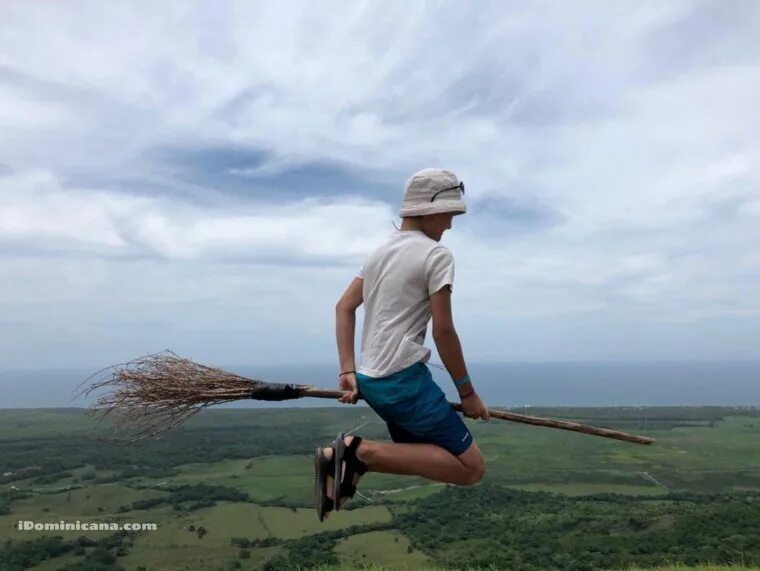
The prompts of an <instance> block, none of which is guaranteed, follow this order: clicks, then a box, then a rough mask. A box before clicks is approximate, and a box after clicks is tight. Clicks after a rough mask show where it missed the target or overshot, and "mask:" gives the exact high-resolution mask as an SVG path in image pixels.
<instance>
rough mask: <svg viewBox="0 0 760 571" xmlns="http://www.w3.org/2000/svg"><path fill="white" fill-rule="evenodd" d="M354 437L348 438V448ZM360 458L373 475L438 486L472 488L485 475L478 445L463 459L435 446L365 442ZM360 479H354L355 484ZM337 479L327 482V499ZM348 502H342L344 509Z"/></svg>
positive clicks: (358, 453)
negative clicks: (426, 481) (420, 480)
mask: <svg viewBox="0 0 760 571" xmlns="http://www.w3.org/2000/svg"><path fill="white" fill-rule="evenodd" d="M352 439H353V436H346V438H345V440H344V441H345V443H346V445H348V444H349V443H350V442H351V440H352ZM332 453H333V451H332V449H330V448H326V449H325V456H326V457H327V458H328V459H329V458H332ZM356 456H357V457H358V458H359V460H361V461H362V462H364V463H366V464H367V465H368V466H369V470H370V471H371V472H383V473H386V474H400V475H404V476H422V477H423V478H428V479H429V480H434V481H436V482H446V483H448V484H457V485H460V486H468V485H472V484H476V483H477V482H479V481H480V479H481V478H482V477H483V474H484V473H485V462H484V460H483V455H482V454H481V452H480V448H478V445H477V444H475V443H474V442H473V443H472V444H471V445H470V447H469V448H468V449H467V450H465V451H464V452H463V453H462V454H460V455H459V456H454V455H453V454H452V453H451V452H449V451H448V450H445V449H444V448H441V447H440V446H436V445H434V444H405V443H396V442H377V441H375V440H366V439H364V440H362V443H361V444H360V445H359V448H358V449H357V450H356ZM358 481H359V476H354V484H356V483H357V482H358ZM332 482H333V478H332V476H328V478H327V490H328V491H327V495H328V496H329V497H330V498H332V497H333V494H332V490H333V484H332ZM346 501H347V500H346V499H343V500H342V501H341V504H340V505H341V506H343V505H344V504H345V502H346Z"/></svg>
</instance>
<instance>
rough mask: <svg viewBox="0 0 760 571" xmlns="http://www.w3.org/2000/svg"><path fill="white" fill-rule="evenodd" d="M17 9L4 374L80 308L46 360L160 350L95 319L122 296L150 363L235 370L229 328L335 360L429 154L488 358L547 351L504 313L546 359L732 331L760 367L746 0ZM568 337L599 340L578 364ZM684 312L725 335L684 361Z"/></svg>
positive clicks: (751, 19)
mask: <svg viewBox="0 0 760 571" xmlns="http://www.w3.org/2000/svg"><path fill="white" fill-rule="evenodd" d="M3 12H4V14H3V20H2V22H1V23H0V132H2V133H3V136H2V137H0V162H2V165H0V264H2V267H3V268H4V269H5V275H4V277H3V278H0V303H3V304H5V305H4V306H3V309H4V312H5V313H8V314H10V313H12V314H13V315H14V316H15V317H14V319H20V320H22V321H24V320H26V322H27V323H28V327H27V328H26V329H25V330H24V331H25V333H23V334H22V333H17V335H16V337H14V340H13V342H12V345H10V344H9V345H7V346H8V347H11V346H12V347H13V350H12V351H10V350H9V351H7V352H6V354H5V355H3V356H2V357H3V358H7V359H9V362H13V361H14V359H15V360H18V359H20V358H21V357H20V356H21V355H25V357H24V358H28V357H29V356H30V355H33V354H34V351H35V350H36V348H37V346H38V345H37V343H36V342H35V339H40V338H44V339H45V340H46V341H45V343H48V344H50V345H54V340H55V337H54V336H53V335H52V334H45V335H42V333H41V332H42V331H43V330H44V329H45V327H47V328H48V329H47V330H50V331H57V332H59V333H60V334H61V335H63V334H64V333H63V332H65V331H67V327H68V326H69V325H70V324H71V323H72V319H73V315H72V314H71V313H70V311H71V308H76V315H77V316H78V317H77V325H76V327H74V326H71V327H72V329H71V330H70V334H69V336H68V337H69V339H70V340H71V341H70V343H71V347H70V349H66V350H64V349H51V353H50V355H51V356H50V357H49V360H50V362H51V363H55V362H58V361H61V360H66V359H73V360H75V361H77V360H79V361H81V360H86V359H87V358H88V357H87V354H88V348H89V349H91V348H92V347H93V345H97V346H98V347H100V350H101V351H104V352H105V353H104V354H113V355H114V356H115V357H117V356H118V358H122V357H128V356H129V355H121V353H118V351H119V349H118V347H124V348H133V347H135V346H142V344H143V343H145V344H148V343H147V340H146V339H143V338H142V337H141V333H140V331H139V326H135V327H130V328H126V329H129V332H128V333H127V332H125V333H123V334H122V333H118V334H116V333H114V331H113V330H110V329H108V327H110V326H106V325H104V324H105V323H111V324H116V323H123V319H122V318H121V317H120V316H121V315H122V314H123V313H124V311H123V310H124V309H125V308H126V310H127V311H128V313H129V314H130V316H132V317H131V318H132V319H134V321H135V323H136V324H139V323H142V322H144V323H145V326H146V330H149V331H151V332H152V333H151V334H150V335H151V337H150V341H151V343H150V345H153V344H156V345H160V346H161V348H163V347H164V346H166V345H168V344H169V341H173V342H178V341H177V340H178V339H191V340H192V341H188V342H187V345H185V346H186V347H188V348H190V349H197V350H198V351H200V352H202V351H206V350H208V351H212V352H213V351H219V353H217V355H222V353H224V355H226V356H228V357H229V358H230V359H233V360H235V361H237V362H242V361H244V360H245V358H246V352H245V350H244V348H243V346H242V345H241V344H236V343H233V342H232V341H231V338H232V336H231V335H225V333H224V330H225V327H229V328H230V330H232V329H234V328H236V327H237V328H238V329H241V328H242V329H245V330H246V331H249V332H250V335H251V336H261V335H262V331H265V332H266V333H264V334H263V335H266V336H267V342H268V343H270V345H269V346H268V349H267V355H269V356H271V357H272V358H273V359H277V358H279V359H284V360H288V361H290V360H292V359H294V357H293V356H292V355H293V353H292V350H291V348H288V344H289V343H290V344H293V343H296V344H297V345H298V349H297V351H298V355H299V356H298V357H296V358H297V359H301V360H307V359H308V358H311V359H314V358H316V357H317V356H319V355H322V353H320V351H324V352H325V353H326V354H327V353H329V354H332V352H334V347H333V345H334V342H333V340H332V338H331V336H332V329H331V327H332V326H331V325H330V322H331V320H332V315H331V314H330V312H331V308H332V304H333V303H334V300H335V299H336V298H337V296H338V295H339V294H340V292H341V291H342V289H343V288H344V287H345V286H346V284H347V282H348V281H349V280H350V279H351V277H352V273H353V271H354V269H355V268H356V267H358V264H359V263H361V261H362V259H363V258H364V256H365V255H366V254H367V253H368V252H369V251H370V250H371V248H372V247H373V246H374V245H375V244H377V243H379V242H380V241H382V240H383V239H384V237H385V236H387V234H388V233H389V232H390V231H391V230H392V227H391V226H390V222H391V220H393V218H394V216H395V213H396V211H397V208H398V205H399V201H400V198H401V189H402V187H403V183H404V181H405V180H406V178H407V177H408V176H409V174H410V173H411V172H414V171H416V170H418V169H419V168H422V167H427V166H442V167H446V168H451V169H452V170H454V171H455V172H457V173H458V174H459V175H460V177H461V178H462V179H463V180H464V181H465V182H466V185H467V200H468V201H470V205H471V208H470V211H469V213H468V215H467V216H464V217H457V218H456V219H455V222H454V230H453V231H452V232H451V233H450V234H447V235H446V237H445V238H444V240H445V242H446V243H447V244H448V245H449V246H450V247H451V248H452V250H453V251H454V253H455V256H456V259H457V280H458V283H457V288H456V290H457V293H456V303H457V304H458V305H457V306H456V308H457V315H458V320H459V323H461V327H462V329H463V330H464V331H466V332H467V333H468V334H469V335H471V336H472V337H471V339H472V340H473V342H472V343H471V346H472V347H473V349H472V351H473V354H472V358H477V357H478V356H479V355H480V356H486V355H487V356H493V355H496V354H501V355H502V356H503V357H504V358H520V356H525V355H536V354H537V352H536V348H535V346H534V345H530V346H528V345H527V343H528V341H526V339H527V337H524V336H521V335H520V333H519V331H518V330H517V329H515V327H523V328H526V329H529V330H531V331H539V330H540V329H541V328H542V327H543V328H545V329H546V334H545V337H543V340H544V342H545V354H546V355H547V356H552V355H553V356H556V357H562V356H563V355H565V356H568V355H570V356H579V357H588V358H592V357H594V358H603V357H604V356H605V355H607V354H608V353H606V352H605V351H606V350H607V348H608V346H607V345H606V344H605V343H603V341H604V340H605V339H609V338H616V339H618V338H619V339H622V338H625V335H626V334H627V333H630V334H631V335H630V336H631V339H636V341H635V342H632V343H633V345H632V346H631V347H629V348H627V349H626V350H625V351H620V352H617V353H614V352H610V353H609V354H613V353H614V354H615V355H621V354H625V355H627V356H638V357H642V358H646V357H648V356H650V357H651V356H653V355H657V356H663V355H665V356H668V355H670V356H671V357H674V358H675V357H685V356H689V355H691V354H693V353H694V351H696V352H697V353H699V354H701V355H711V356H714V357H720V356H721V355H724V354H728V353H731V352H730V351H729V350H728V349H727V348H726V345H725V344H722V343H717V342H716V341H715V339H716V338H717V336H718V334H719V333H720V334H724V333H725V331H726V328H727V327H728V325H725V324H726V323H729V322H733V323H735V325H736V331H739V332H741V335H740V337H737V338H736V339H735V341H736V344H737V347H741V351H739V354H741V355H744V356H747V357H760V354H758V353H757V349H754V350H753V349H751V348H750V347H752V346H760V344H758V343H756V341H757V336H756V333H753V332H756V325H757V324H758V323H759V320H760V301H759V300H758V298H757V295H756V294H755V293H754V292H755V291H756V290H757V287H758V285H759V284H758V277H759V276H758V272H757V269H756V268H757V267H758V262H760V259H758V254H757V244H758V243H760V230H758V228H760V225H758V219H759V218H760V206H758V205H760V185H759V184H758V183H760V138H759V137H758V132H760V125H758V119H757V118H756V117H757V113H756V111H755V108H756V102H757V101H758V100H759V99H760V66H758V63H757V62H758V57H760V54H759V53H758V51H760V48H758V45H757V42H756V41H755V39H754V36H755V34H754V29H755V28H756V26H755V25H754V24H755V23H756V22H757V21H758V18H760V9H758V7H757V5H756V4H755V3H752V2H736V3H732V4H731V6H730V7H724V6H721V7H720V9H717V8H716V7H715V4H713V3H703V2H696V1H689V0H682V1H673V2H668V3H665V4H662V3H661V4H642V3H633V2H632V3H603V4H600V3H598V2H597V3H586V2H581V1H578V2H572V3H567V4H562V5H556V4H555V5H551V6H548V5H546V4H542V3H538V4H536V3H527V2H514V3H509V4H505V3H501V2H493V3H485V4H482V5H481V9H480V10H478V11H474V10H472V9H470V8H469V7H468V6H465V5H458V4H456V3H434V4H430V3H414V4H413V5H410V4H409V3H403V2H389V3H388V2H385V3H382V4H381V3H337V2H336V3H334V4H333V5H332V7H331V8H330V9H325V7H324V6H302V7H300V8H299V9H298V10H293V8H292V6H289V5H285V4H281V3H266V2H265V3H257V4H250V3H242V2H229V3H226V4H224V5H223V8H220V7H218V6H215V8H214V9H213V10H212V9H210V8H208V7H207V6H205V5H203V4H201V3H198V4H185V5H182V6H179V5H169V4H162V5H157V6H152V7H151V8H150V10H148V11H147V12H146V8H145V6H143V5H138V4H136V3H135V4H132V3H122V4H119V5H114V4H103V3H94V2H82V3H80V4H78V9H76V10H72V9H71V7H70V6H66V7H64V6H59V5H54V4H40V3H37V4H35V3H17V4H13V5H8V6H6V7H4V9H3ZM337 14H339V15H340V17H337V16H336V15H337ZM40 30H44V31H45V32H44V34H43V35H40V32H39V31H40ZM31 37H34V38H38V39H39V41H34V42H32V41H29V38H31ZM135 272H136V273H135ZM57 273H60V276H62V277H61V278H57V277H56V276H57V275H58V274H57ZM135 275H137V276H139V277H134V276H135ZM220 276H221V277H220ZM61 282H63V283H64V284H66V286H67V287H66V288H64V290H65V291H64V292H62V290H61ZM189 292H192V294H191V293H189ZM173 296H174V297H173ZM252 297H256V299H257V300H259V301H257V302H256V303H255V304H252V302H251V299H252ZM173 299H176V303H174V302H173V301H172V300H173ZM98 300H100V301H98ZM182 300H184V301H182ZM222 300H223V301H222ZM307 300H309V301H308V302H307ZM310 303H313V304H323V307H320V308H318V309H313V308H311V307H312V306H311V305H309V304H310ZM42 308H44V309H42ZM188 308H192V311H191V312H189V311H188ZM267 308H277V311H278V312H280V313H278V314H277V316H274V314H273V313H272V311H273V310H269V309H267ZM25 312H26V313H25ZM195 312H197V313H195ZM191 314H193V315H199V316H200V317H198V318H197V319H196V318H192V317H190V315H191ZM104 315H105V316H107V317H103V316H104ZM218 315H226V316H229V315H245V316H246V320H247V321H246V322H247V323H248V324H247V325H246V324H245V323H242V322H238V321H236V320H235V319H232V318H225V319H227V320H225V319H222V318H221V317H218ZM9 319H10V318H9ZM51 320H52V321H53V322H51ZM732 320H733V321H732ZM718 321H720V323H721V325H720V326H718V325H715V323H717V322H718ZM254 322H255V323H254ZM560 322H561V323H563V324H564V325H563V327H565V329H563V330H564V331H570V330H572V327H573V326H575V327H577V328H583V329H584V330H585V329H587V330H588V331H587V332H586V333H585V335H586V338H590V339H597V340H599V345H598V346H599V347H604V348H605V349H594V348H593V346H589V347H588V348H587V350H586V352H585V353H584V349H583V348H582V347H577V348H576V349H574V350H573V351H572V352H570V353H568V352H566V351H565V348H566V347H567V343H566V342H565V341H563V340H561V339H557V338H556V337H553V336H552V334H551V333H550V330H551V328H552V326H553V324H556V323H560ZM666 322H667V323H670V324H673V323H681V324H692V326H693V327H695V328H700V329H701V330H704V331H705V339H706V340H705V341H704V342H700V341H699V340H696V339H695V338H693V337H688V338H689V341H688V342H686V341H684V342H682V343H681V342H678V343H677V342H675V341H673V342H672V345H671V341H672V339H671V338H672V336H673V335H674V331H676V330H677V327H675V326H671V325H666V324H665V323H666ZM203 323H208V324H209V325H208V327H209V329H208V331H214V332H215V333H213V334H212V333H209V334H208V337H207V338H203V333H202V331H203ZM642 323H646V324H659V325H651V336H652V337H653V338H657V337H658V335H659V336H660V346H661V347H665V349H662V350H660V348H659V347H654V346H653V345H652V344H649V343H647V342H645V341H643V340H642V337H641V336H640V335H637V334H635V332H634V331H632V328H634V327H635V326H634V324H639V325H638V327H641V324H642ZM259 324H264V325H259ZM113 327H116V326H115V325H114V326H113ZM647 327H649V325H647ZM684 327H686V326H684ZM246 328H248V329H246ZM658 328H659V329H658ZM191 330H192V331H194V332H196V333H192V334H191V333H189V331H191ZM648 330H649V329H648ZM172 331H175V332H177V331H180V332H182V335H179V334H177V335H174V336H173V335H172V334H171V333H170V332H172ZM503 331H507V332H508V333H506V334H501V333H500V335H507V339H508V341H509V342H508V343H499V344H498V346H499V347H500V348H499V349H496V348H495V347H494V346H493V339H494V335H495V334H496V333H497V332H503ZM658 331H659V333H658ZM106 332H107V333H106ZM146 335H147V334H146ZM737 335H738V334H737ZM41 336H42V337H41ZM299 336H301V337H300V339H301V341H294V340H295V339H296V338H299ZM98 339H110V340H111V341H110V343H111V345H108V343H105V342H103V343H101V342H100V341H98ZM531 339H534V340H535V341H532V342H531V343H533V342H540V341H541V339H542V338H541V336H540V335H539V334H538V333H537V334H536V335H535V336H533V337H531ZM273 340H277V341H278V342H280V343H281V346H280V345H277V344H276V343H275V341H273ZM710 340H711V341H710ZM6 341H7V338H6ZM7 342H8V343H10V342H9V341H7ZM753 342H755V343H754V344H753ZM225 343H227V344H228V345H225ZM700 343H702V344H700ZM711 343H712V344H711ZM0 346H1V345H0ZM211 346H214V347H223V346H227V347H229V349H228V350H225V349H215V350H211V349H207V348H208V347H211ZM669 346H672V351H671V352H670V353H669V352H668V350H667V347H669ZM109 347H110V348H109ZM278 347H280V348H278ZM653 347H654V348H653ZM711 347H715V349H714V350H713V349H711ZM690 348H691V349H690ZM655 349H656V350H655ZM124 351H125V352H126V349H124ZM500 351H501V353H499V352H500ZM117 354H118V355H117ZM201 354H203V353H201ZM731 354H732V355H735V354H737V353H731ZM212 356H213V355H212ZM489 358H490V357H489Z"/></svg>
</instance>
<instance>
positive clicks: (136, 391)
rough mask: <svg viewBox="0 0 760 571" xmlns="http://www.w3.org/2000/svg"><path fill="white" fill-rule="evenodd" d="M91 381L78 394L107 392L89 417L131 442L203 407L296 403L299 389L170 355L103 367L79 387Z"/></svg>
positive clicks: (154, 433)
mask: <svg viewBox="0 0 760 571" xmlns="http://www.w3.org/2000/svg"><path fill="white" fill-rule="evenodd" d="M93 378H94V379H95V380H94V382H92V383H91V384H90V385H89V386H88V387H86V388H85V389H84V390H83V391H82V392H81V394H84V395H85V396H86V395H89V394H90V393H93V392H95V393H98V392H99V391H100V390H101V389H105V390H106V391H107V392H106V393H105V394H103V395H101V396H99V397H98V399H97V402H96V403H95V405H94V406H93V408H92V409H91V411H90V413H91V414H93V415H95V416H97V417H98V418H100V419H101V420H102V419H103V418H105V417H107V416H109V415H111V417H112V418H113V420H114V423H115V425H116V427H117V428H125V429H127V431H128V432H129V434H130V440H132V441H134V440H140V439H142V438H147V437H150V436H155V435H157V434H159V433H161V432H164V431H166V430H170V429H172V428H174V427H176V426H177V425H179V424H181V423H183V422H184V421H186V420H187V419H188V418H190V417H191V416H193V415H194V414H196V413H197V412H199V411H201V410H202V409H204V408H206V407H208V406H213V405H217V404H223V403H227V402H232V401H238V400H243V399H250V398H264V399H265V400H284V399H288V398H299V397H300V396H301V395H300V389H302V388H305V386H304V385H279V384H271V383H265V382H263V381H259V380H255V379H248V378H245V377H241V376H240V375H236V374H234V373H229V372H227V371H223V370H221V369H216V368H213V367H207V366H205V365H199V364H198V363H194V362H193V361H190V360H189V359H183V358H182V357H179V356H177V355H176V354H174V353H172V352H171V351H165V352H163V353H157V354H154V355H147V356H144V357H140V358H138V359H134V360H132V361H129V362H127V363H123V364H121V365H114V366H113V367H108V368H107V369H103V370H102V371H99V372H98V373H95V375H93V376H92V377H90V378H89V379H87V381H85V383H87V382H88V381H91V380H93ZM273 389H274V390H275V391H276V393H277V394H276V395H275V396H274V397H273V396H272V392H273ZM284 392H287V394H284ZM262 394H263V395H264V396H261V395H262Z"/></svg>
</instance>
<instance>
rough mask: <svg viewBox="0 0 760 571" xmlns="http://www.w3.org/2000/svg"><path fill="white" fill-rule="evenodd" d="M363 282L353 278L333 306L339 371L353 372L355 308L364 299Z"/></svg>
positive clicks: (354, 365)
mask: <svg viewBox="0 0 760 571" xmlns="http://www.w3.org/2000/svg"><path fill="white" fill-rule="evenodd" d="M363 285H364V280H362V279H361V278H354V279H353V281H352V282H351V283H350V284H349V286H348V288H346V291H345V292H344V293H343V295H342V296H341V298H340V299H339V300H338V303H337V304H336V305H335V335H336V337H337V340H338V359H339V361H340V371H339V372H341V373H342V372H344V371H355V370H356V361H355V358H354V335H355V332H356V308H358V307H359V306H360V305H361V304H362V302H363V301H364V299H363V298H362V287H363Z"/></svg>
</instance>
